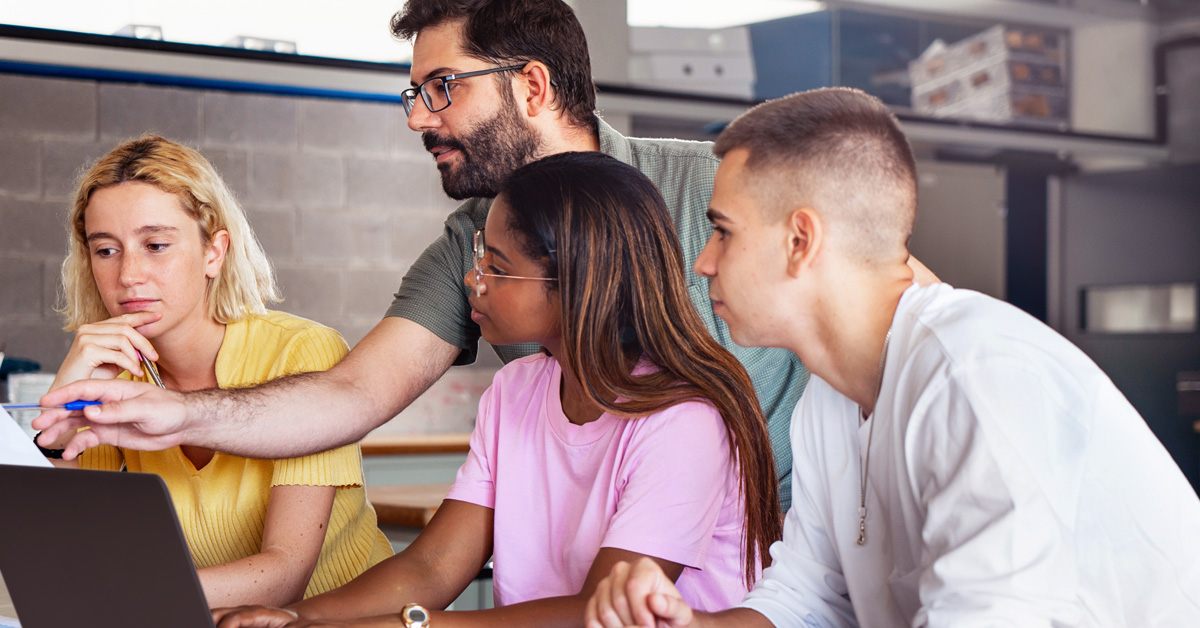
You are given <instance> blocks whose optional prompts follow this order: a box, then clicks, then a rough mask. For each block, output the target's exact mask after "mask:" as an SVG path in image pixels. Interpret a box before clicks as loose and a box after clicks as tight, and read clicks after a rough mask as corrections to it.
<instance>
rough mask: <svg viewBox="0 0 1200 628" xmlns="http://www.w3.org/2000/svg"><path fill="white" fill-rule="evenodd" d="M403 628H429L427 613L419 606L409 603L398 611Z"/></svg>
mask: <svg viewBox="0 0 1200 628" xmlns="http://www.w3.org/2000/svg"><path fill="white" fill-rule="evenodd" d="M400 619H401V621H403V622H404V627H405V628H429V611H427V610H425V607H424V606H421V605H420V604H414V603H409V604H405V605H404V609H403V610H401V611H400Z"/></svg>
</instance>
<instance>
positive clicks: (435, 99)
mask: <svg viewBox="0 0 1200 628" xmlns="http://www.w3.org/2000/svg"><path fill="white" fill-rule="evenodd" d="M524 67H525V64H521V65H506V66H504V67H502V68H489V69H487V70H476V71H474V72H458V73H456V74H447V75H445V76H435V77H433V78H431V79H427V80H426V81H425V82H423V83H421V84H420V85H418V86H416V87H410V88H408V89H406V90H404V91H402V92H400V104H402V105H404V115H408V116H411V115H412V110H413V107H414V106H416V104H417V94H420V95H421V100H423V101H425V108H426V109H428V110H429V113H437V112H439V111H441V110H443V109H445V108H446V107H449V106H450V104H451V103H450V88H449V87H447V85H446V83H448V82H450V81H455V80H458V79H465V78H471V77H472V76H483V75H485V74H493V73H496V72H508V71H510V70H520V69H521V68H524Z"/></svg>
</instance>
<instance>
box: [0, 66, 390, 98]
mask: <svg viewBox="0 0 1200 628" xmlns="http://www.w3.org/2000/svg"><path fill="white" fill-rule="evenodd" d="M0 72H7V73H12V74H32V75H36V76H53V77H60V78H76V79H91V80H97V81H112V82H120V83H145V84H148V85H168V86H173V87H191V88H196V89H216V90H223V91H230V92H250V93H257V94H274V95H286V96H310V97H313V98H331V99H335V100H366V101H372V102H387V103H395V104H399V103H400V95H399V94H385V93H379V92H356V91H346V90H334V89H319V88H315V87H299V86H296V85H273V84H270V83H251V82H247V81H229V80H221V79H207V78H195V77H188V76H175V75H170V74H153V73H148V72H129V71H124V70H106V69H101V68H80V67H74V66H65V65H51V64H43V63H23V62H19V61H0Z"/></svg>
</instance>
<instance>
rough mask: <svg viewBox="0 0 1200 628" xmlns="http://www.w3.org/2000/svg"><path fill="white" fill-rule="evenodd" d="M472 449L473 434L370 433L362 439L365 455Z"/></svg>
mask: <svg viewBox="0 0 1200 628" xmlns="http://www.w3.org/2000/svg"><path fill="white" fill-rule="evenodd" d="M470 449H471V434H470V433H469V432H464V433H461V434H388V435H369V436H367V437H366V438H364V439H363V440H362V452H363V455H364V456H394V455H409V454H457V453H466V452H468V451H470Z"/></svg>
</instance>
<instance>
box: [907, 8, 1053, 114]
mask: <svg viewBox="0 0 1200 628" xmlns="http://www.w3.org/2000/svg"><path fill="white" fill-rule="evenodd" d="M1065 40H1066V34H1065V33H1061V32H1052V31H1046V30H1034V29H1022V28H1012V27H1006V26H1003V25H1000V26H995V27H992V28H989V29H987V30H985V31H983V32H981V33H978V34H976V35H973V36H971V37H968V38H966V39H964V40H962V41H959V42H958V43H955V44H953V45H949V46H947V45H945V44H943V43H942V42H940V41H938V42H934V44H933V45H932V46H930V47H929V49H928V50H926V51H925V52H924V53H923V54H922V55H921V56H920V57H918V58H917V59H915V60H913V61H912V62H910V63H909V66H908V71H909V76H910V78H911V79H912V107H913V109H914V110H915V111H916V112H917V113H922V114H927V115H931V116H936V117H954V118H971V119H975V120H983V121H987V122H997V123H1018V124H1029V125H1035V126H1043V127H1053V128H1061V129H1064V130H1065V129H1067V128H1068V126H1069V119H1068V110H1069V108H1068V99H1067V78H1066V41H1065Z"/></svg>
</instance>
